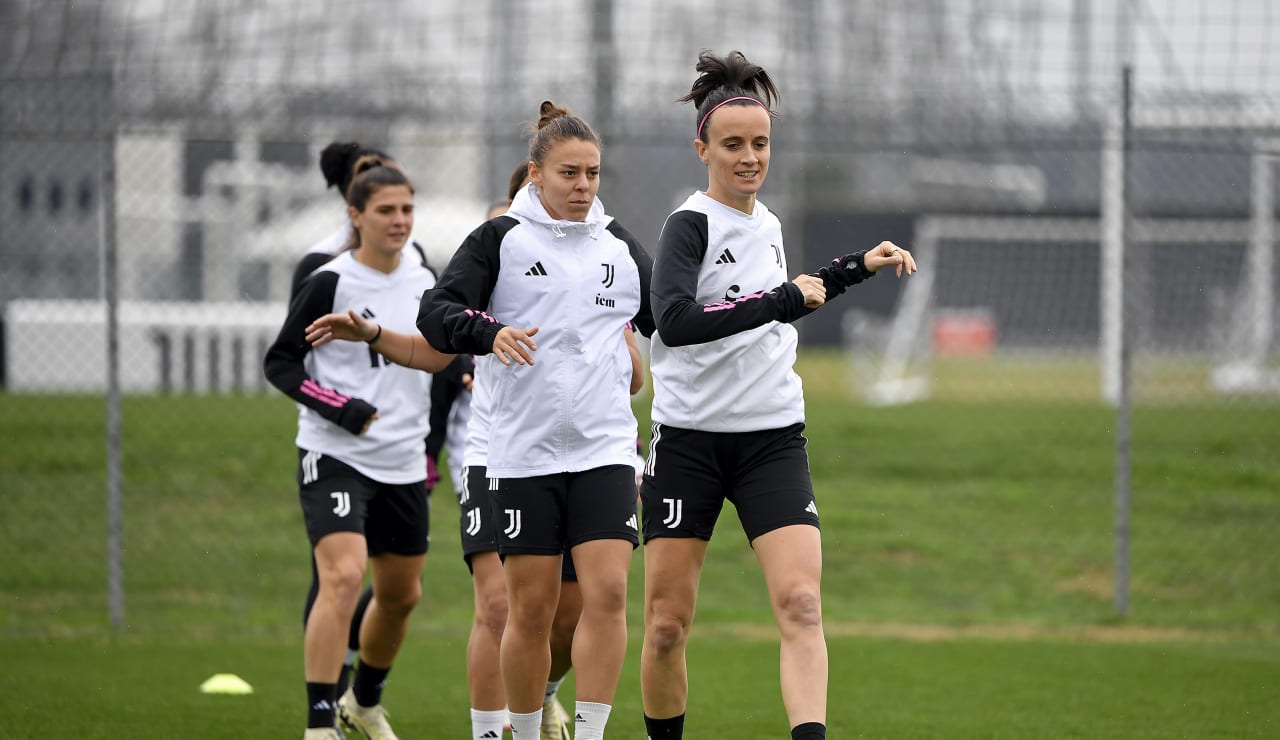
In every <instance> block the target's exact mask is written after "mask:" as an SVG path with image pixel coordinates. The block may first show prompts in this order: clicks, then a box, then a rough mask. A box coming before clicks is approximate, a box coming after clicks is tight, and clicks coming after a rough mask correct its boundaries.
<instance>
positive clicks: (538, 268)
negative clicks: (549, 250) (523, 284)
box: [524, 260, 547, 277]
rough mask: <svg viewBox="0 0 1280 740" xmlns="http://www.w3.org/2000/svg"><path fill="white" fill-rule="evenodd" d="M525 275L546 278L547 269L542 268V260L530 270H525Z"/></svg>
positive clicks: (535, 263)
mask: <svg viewBox="0 0 1280 740" xmlns="http://www.w3.org/2000/svg"><path fill="white" fill-rule="evenodd" d="M524 274H526V275H533V276H535V277H538V276H544V277H545V276H546V274H547V268H545V267H543V266H542V260H538V261H537V262H534V263H533V267H530V268H529V269H528V270H525V272H524Z"/></svg>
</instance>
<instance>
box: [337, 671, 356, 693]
mask: <svg viewBox="0 0 1280 740" xmlns="http://www.w3.org/2000/svg"><path fill="white" fill-rule="evenodd" d="M355 669H356V667H355V666H354V665H352V664H351V663H343V664H342V670H341V671H340V672H339V673H338V683H337V684H335V685H336V686H337V687H338V688H337V691H338V696H342V695H343V694H345V693H347V689H349V688H351V674H352V673H353V672H354V671H355Z"/></svg>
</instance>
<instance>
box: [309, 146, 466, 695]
mask: <svg viewBox="0 0 1280 740" xmlns="http://www.w3.org/2000/svg"><path fill="white" fill-rule="evenodd" d="M367 157H376V158H377V159H378V160H380V161H381V162H382V164H383V166H385V167H393V168H396V169H401V170H403V168H401V167H400V165H399V164H398V163H397V162H396V161H395V160H394V159H393V158H392V157H391V156H390V155H388V154H387V153H386V152H384V151H382V150H379V149H374V148H372V147H368V146H365V145H363V144H360V143H359V142H356V141H334V142H330V143H329V144H328V145H327V146H326V147H325V148H324V149H323V150H321V152H320V172H321V174H322V175H324V180H325V184H326V186H328V187H331V188H334V189H336V190H337V191H338V193H339V195H341V196H342V198H343V203H344V205H345V204H346V196H347V191H348V189H349V188H350V187H351V179H352V178H353V177H354V176H355V166H356V163H357V162H360V161H361V160H362V158H367ZM351 239H352V228H351V219H350V217H349V216H348V215H347V213H346V209H345V208H344V210H343V219H342V224H341V225H340V226H339V227H338V228H337V229H335V230H334V231H333V233H331V234H329V235H328V236H326V237H325V238H323V239H321V240H320V241H318V242H316V243H315V244H313V245H311V246H310V247H309V248H308V249H307V251H306V253H305V254H304V255H303V256H302V258H301V259H300V260H299V261H298V264H297V266H296V267H295V269H294V272H293V279H292V282H291V284H290V290H289V302H290V303H292V302H293V299H294V298H295V297H296V296H297V294H298V290H299V289H300V288H301V287H302V283H303V281H305V280H306V279H307V278H308V277H309V276H310V275H311V273H313V272H315V271H316V269H318V268H319V267H321V266H323V265H324V264H326V263H327V262H329V260H332V259H333V258H334V257H335V256H336V255H338V254H339V253H341V252H342V251H344V250H345V249H347V248H348V245H349V244H350V242H351ZM409 243H410V244H411V245H412V246H413V248H414V249H415V250H416V251H417V254H418V258H419V259H420V260H421V261H422V263H423V264H427V257H426V250H425V249H423V247H422V245H421V244H420V243H418V242H417V241H416V240H414V238H413V235H412V233H411V234H410V237H409ZM429 269H430V268H429ZM432 271H433V273H434V269H433V270H432ZM470 366H471V362H470V358H469V357H458V358H457V359H456V360H455V361H454V364H452V365H450V367H449V368H447V369H446V370H445V371H442V372H440V373H437V374H436V375H435V378H434V379H433V383H432V393H433V396H438V395H439V393H438V392H437V386H439V387H441V388H446V387H448V386H450V385H451V384H454V383H456V382H457V381H459V380H460V379H461V376H462V374H463V372H464V371H466V370H469V369H470ZM448 412H449V406H448V405H447V404H444V405H441V406H437V405H435V403H434V399H433V405H432V414H433V419H432V427H431V428H432V430H433V431H435V432H444V431H445V429H446V427H445V426H444V424H445V420H447V419H448ZM437 417H438V418H437ZM431 441H432V440H431V438H430V437H429V438H428V449H427V467H428V472H427V491H428V492H430V491H431V489H433V488H434V487H435V485H436V482H437V481H438V480H439V475H438V473H436V471H435V470H434V466H435V460H436V458H437V457H438V455H439V449H438V446H437V448H436V449H432V447H431ZM319 589H320V577H319V575H318V574H317V573H316V567H315V560H314V558H313V559H312V562H311V587H310V589H309V590H308V592H307V601H306V605H305V606H304V608H303V612H302V624H303V628H304V629H305V627H306V623H307V616H308V615H309V614H310V613H311V607H312V605H313V604H314V603H315V599H316V595H317V594H318V593H319ZM372 598H373V587H372V586H370V587H368V588H366V589H365V590H364V591H363V592H362V593H361V594H360V601H359V602H357V604H356V611H355V614H354V615H353V616H352V620H351V630H350V632H349V636H348V642H347V652H346V656H345V658H344V660H343V669H342V672H341V673H340V674H339V676H338V696H342V694H343V693H344V692H346V690H347V686H348V685H349V683H350V677H351V674H352V672H353V671H354V670H355V661H356V658H357V657H359V653H360V622H361V621H362V620H363V619H364V614H365V611H366V610H367V609H368V607H369V601H370V599H372Z"/></svg>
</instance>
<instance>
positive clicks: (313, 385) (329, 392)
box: [300, 378, 351, 408]
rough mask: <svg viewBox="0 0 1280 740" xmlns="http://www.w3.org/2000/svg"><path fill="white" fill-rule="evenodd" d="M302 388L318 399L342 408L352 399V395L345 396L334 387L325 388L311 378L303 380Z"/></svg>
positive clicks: (304, 391)
mask: <svg viewBox="0 0 1280 740" xmlns="http://www.w3.org/2000/svg"><path fill="white" fill-rule="evenodd" d="M300 390H301V391H302V392H303V393H305V394H306V395H308V396H311V397H312V398H314V399H316V400H317V401H319V402H321V403H325V404H328V405H330V406H333V407H335V408H342V407H343V406H344V405H346V403H347V401H350V400H351V397H350V396H344V395H342V394H341V393H339V392H337V391H335V390H333V389H332V388H325V387H324V386H322V385H320V384H319V383H317V382H316V381H314V380H312V379H311V378H307V379H306V380H304V381H302V388H301V389H300Z"/></svg>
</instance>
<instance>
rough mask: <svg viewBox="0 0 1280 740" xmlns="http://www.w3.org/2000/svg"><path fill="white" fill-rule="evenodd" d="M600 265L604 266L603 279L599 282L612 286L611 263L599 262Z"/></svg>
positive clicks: (605, 285) (607, 286)
mask: <svg viewBox="0 0 1280 740" xmlns="http://www.w3.org/2000/svg"><path fill="white" fill-rule="evenodd" d="M600 266H601V267H603V268H604V280H601V281H600V284H601V285H603V286H604V287H606V288H612V287H613V265H611V264H609V263H608V262H601V263H600Z"/></svg>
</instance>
